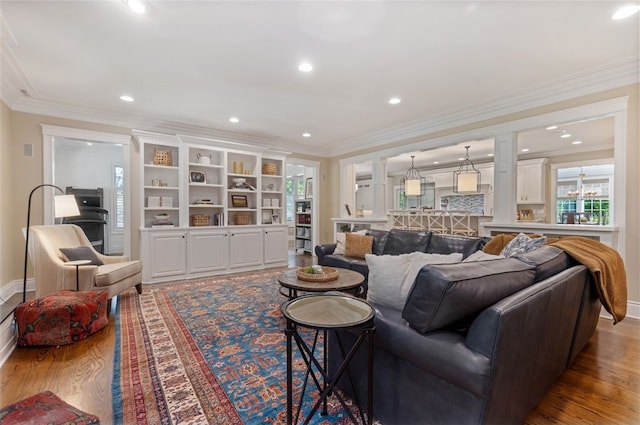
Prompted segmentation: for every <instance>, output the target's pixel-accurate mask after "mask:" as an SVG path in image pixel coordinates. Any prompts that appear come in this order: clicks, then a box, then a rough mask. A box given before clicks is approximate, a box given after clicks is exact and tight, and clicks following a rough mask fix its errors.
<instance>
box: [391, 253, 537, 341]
mask: <svg viewBox="0 0 640 425" xmlns="http://www.w3.org/2000/svg"><path fill="white" fill-rule="evenodd" d="M534 276H535V268H534V267H532V266H530V265H528V264H525V263H523V262H522V261H519V260H516V259H513V258H505V259H503V260H495V261H484V262H482V261H481V262H473V263H460V264H446V265H430V266H426V267H423V268H422V270H420V273H419V274H418V277H417V278H416V282H415V284H414V285H413V288H412V290H411V292H410V293H409V296H408V298H407V302H406V304H405V307H404V310H403V311H402V317H404V318H405V319H406V320H407V321H408V322H409V324H410V325H411V326H412V327H413V328H414V329H416V330H417V331H418V332H421V333H427V332H430V331H433V330H436V329H441V328H444V327H446V326H449V325H454V324H456V323H457V322H459V321H462V320H463V319H465V320H466V319H469V318H471V317H473V316H475V315H477V314H478V313H480V312H481V311H482V310H483V309H485V308H486V307H488V306H490V305H492V304H494V303H495V302H497V301H499V300H501V299H502V298H504V297H506V296H508V295H511V294H513V293H515V292H517V291H519V290H521V289H523V288H526V287H527V286H529V285H531V284H532V283H533V279H534Z"/></svg>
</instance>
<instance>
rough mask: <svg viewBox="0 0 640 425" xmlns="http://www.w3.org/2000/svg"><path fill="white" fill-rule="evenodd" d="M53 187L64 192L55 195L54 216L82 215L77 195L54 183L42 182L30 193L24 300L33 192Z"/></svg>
mask: <svg viewBox="0 0 640 425" xmlns="http://www.w3.org/2000/svg"><path fill="white" fill-rule="evenodd" d="M46 186H48V187H53V188H56V189H58V190H59V191H60V192H62V195H58V196H56V197H54V206H53V210H54V217H55V218H61V217H76V216H79V215H80V210H79V209H78V203H77V202H76V197H75V195H65V194H64V191H63V190H62V189H60V188H59V187H58V186H56V185H53V184H48V183H45V184H41V185H38V186H36V187H34V188H33V190H32V191H31V193H30V194H29V205H28V207H27V230H26V235H25V238H26V242H25V246H24V279H23V281H22V302H25V301H26V300H27V259H28V258H29V226H30V224H31V197H32V196H33V192H35V191H36V190H37V189H39V188H41V187H46Z"/></svg>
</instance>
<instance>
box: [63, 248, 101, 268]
mask: <svg viewBox="0 0 640 425" xmlns="http://www.w3.org/2000/svg"><path fill="white" fill-rule="evenodd" d="M60 252H62V255H64V256H65V257H66V259H67V261H76V260H90V261H91V262H90V263H89V264H88V265H94V266H101V265H103V264H104V263H103V262H102V261H101V260H100V259H99V258H98V256H97V255H96V253H95V252H94V250H93V249H92V248H90V247H88V246H78V247H75V248H60Z"/></svg>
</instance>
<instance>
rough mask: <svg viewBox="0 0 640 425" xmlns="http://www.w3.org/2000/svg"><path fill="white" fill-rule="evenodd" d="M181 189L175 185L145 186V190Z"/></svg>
mask: <svg viewBox="0 0 640 425" xmlns="http://www.w3.org/2000/svg"><path fill="white" fill-rule="evenodd" d="M148 189H151V190H180V188H179V187H175V186H145V187H144V190H148Z"/></svg>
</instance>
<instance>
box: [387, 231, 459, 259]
mask: <svg viewBox="0 0 640 425" xmlns="http://www.w3.org/2000/svg"><path fill="white" fill-rule="evenodd" d="M430 240H431V232H420V231H415V230H400V229H391V230H389V236H388V238H387V243H386V244H385V245H384V249H383V251H382V253H383V254H388V255H400V254H408V253H410V252H414V251H420V252H425V251H426V250H427V246H428V245H429V241H430ZM449 252H451V251H449ZM449 252H443V253H441V254H448V253H449Z"/></svg>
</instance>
